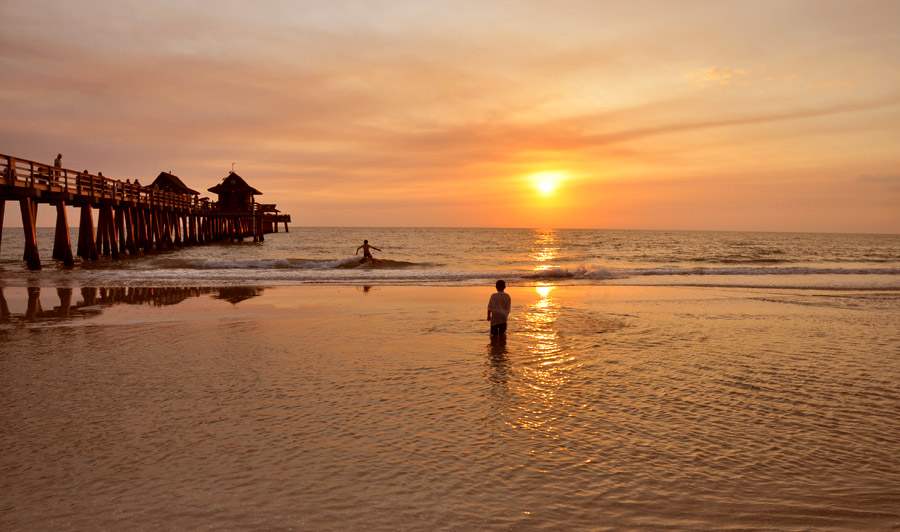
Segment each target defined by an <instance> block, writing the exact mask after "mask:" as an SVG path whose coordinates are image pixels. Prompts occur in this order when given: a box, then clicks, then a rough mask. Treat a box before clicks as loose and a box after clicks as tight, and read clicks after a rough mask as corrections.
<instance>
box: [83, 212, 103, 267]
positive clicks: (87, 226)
mask: <svg viewBox="0 0 900 532" xmlns="http://www.w3.org/2000/svg"><path fill="white" fill-rule="evenodd" d="M78 256H79V257H81V258H82V259H84V260H97V259H99V258H100V256H99V255H98V254H97V241H96V240H95V239H94V213H93V212H92V211H91V206H90V205H82V207H81V220H80V222H79V224H78Z"/></svg>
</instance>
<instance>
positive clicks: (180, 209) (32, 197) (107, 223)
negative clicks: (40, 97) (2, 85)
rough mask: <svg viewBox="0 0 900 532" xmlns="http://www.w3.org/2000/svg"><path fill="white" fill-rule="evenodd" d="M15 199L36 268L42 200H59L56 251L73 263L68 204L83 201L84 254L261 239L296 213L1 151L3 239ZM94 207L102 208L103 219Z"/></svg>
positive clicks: (81, 241)
mask: <svg viewBox="0 0 900 532" xmlns="http://www.w3.org/2000/svg"><path fill="white" fill-rule="evenodd" d="M231 175H234V174H229V177H230V176H231ZM256 192H258V191H256ZM15 200H17V201H18V202H19V209H20V211H21V214H22V226H23V228H24V231H25V252H24V259H23V260H25V262H26V264H27V265H28V268H29V269H32V270H40V269H41V260H40V257H39V255H38V246H37V236H36V235H37V232H36V227H35V224H36V220H37V209H38V206H39V205H40V204H48V205H51V206H53V207H55V208H56V233H55V238H54V242H53V258H54V259H57V260H60V261H62V262H63V263H64V264H65V265H66V266H69V267H71V266H73V265H74V264H75V260H74V256H73V254H72V244H71V242H70V237H69V222H68V219H67V215H66V206H67V205H69V206H72V207H75V208H80V219H79V226H78V227H79V229H78V242H77V248H76V254H77V256H79V257H81V258H82V259H83V260H97V259H98V258H99V257H100V255H107V256H111V257H114V258H117V257H120V256H122V255H124V254H129V255H135V254H138V253H150V252H153V251H160V250H163V249H174V248H176V247H182V246H196V245H200V244H205V243H210V242H219V241H223V240H231V241H241V240H243V239H244V238H251V237H252V238H253V241H254V242H257V241H263V240H264V236H263V235H264V234H266V233H272V232H277V231H278V224H279V223H283V224H284V230H285V231H287V230H288V225H287V224H288V222H290V221H291V216H290V215H289V214H280V213H279V211H277V210H276V209H275V206H274V205H264V206H260V205H259V204H257V203H255V202H254V201H252V196H251V201H250V203H249V204H247V205H241V206H235V205H229V206H228V207H227V209H226V208H225V206H224V205H223V206H220V205H219V204H218V202H214V201H210V200H209V199H208V198H198V197H197V195H196V194H189V193H178V192H172V191H169V190H163V189H159V188H156V187H148V186H141V185H138V184H136V183H130V182H127V181H126V182H122V181H120V180H117V179H111V178H108V177H104V176H102V175H92V174H89V173H86V172H77V171H73V170H69V169H67V168H59V167H55V166H50V165H47V164H43V163H39V162H35V161H29V160H27V159H20V158H17V157H12V156H9V155H3V154H0V240H2V236H3V215H4V209H5V206H6V202H7V201H15ZM220 207H221V208H220ZM93 209H97V223H96V226H95V224H94V212H93ZM95 229H96V231H95Z"/></svg>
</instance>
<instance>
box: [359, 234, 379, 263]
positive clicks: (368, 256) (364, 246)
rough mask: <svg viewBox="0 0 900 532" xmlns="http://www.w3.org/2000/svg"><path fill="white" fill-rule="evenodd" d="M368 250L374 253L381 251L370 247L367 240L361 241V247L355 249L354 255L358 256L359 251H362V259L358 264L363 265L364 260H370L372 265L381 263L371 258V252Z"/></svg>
mask: <svg viewBox="0 0 900 532" xmlns="http://www.w3.org/2000/svg"><path fill="white" fill-rule="evenodd" d="M369 249H374V250H375V251H381V250H380V249H378V248H376V247H375V246H370V245H369V241H368V240H363V243H362V245H361V246H359V247H358V248H356V255H359V250H363V258H362V260H360V261H359V263H360V264H365V262H366V259H372V264H376V263H380V262H381V261H380V260H378V259H376V258H375V257H373V256H372V252H371V251H369Z"/></svg>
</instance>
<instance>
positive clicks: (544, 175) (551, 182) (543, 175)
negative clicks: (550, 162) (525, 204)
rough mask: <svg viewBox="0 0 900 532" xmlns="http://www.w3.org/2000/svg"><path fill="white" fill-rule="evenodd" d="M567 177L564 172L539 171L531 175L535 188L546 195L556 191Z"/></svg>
mask: <svg viewBox="0 0 900 532" xmlns="http://www.w3.org/2000/svg"><path fill="white" fill-rule="evenodd" d="M564 178H565V174H563V173H562V172H553V171H551V172H539V173H537V174H533V175H532V176H531V180H532V182H533V183H534V186H535V188H537V190H538V192H540V193H541V194H542V195H544V196H550V195H551V194H553V193H554V192H556V189H557V187H559V184H560V182H561V181H562V180H563V179H564Z"/></svg>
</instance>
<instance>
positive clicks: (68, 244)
mask: <svg viewBox="0 0 900 532" xmlns="http://www.w3.org/2000/svg"><path fill="white" fill-rule="evenodd" d="M53 258H54V259H56V260H61V261H63V264H65V265H66V267H67V268H71V267H72V266H74V265H75V259H73V258H72V239H71V238H69V219H68V216H67V215H66V202H64V201H60V202H59V203H57V204H56V237H55V238H54V239H53Z"/></svg>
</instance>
